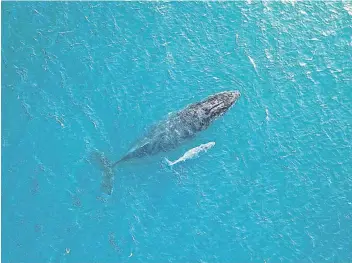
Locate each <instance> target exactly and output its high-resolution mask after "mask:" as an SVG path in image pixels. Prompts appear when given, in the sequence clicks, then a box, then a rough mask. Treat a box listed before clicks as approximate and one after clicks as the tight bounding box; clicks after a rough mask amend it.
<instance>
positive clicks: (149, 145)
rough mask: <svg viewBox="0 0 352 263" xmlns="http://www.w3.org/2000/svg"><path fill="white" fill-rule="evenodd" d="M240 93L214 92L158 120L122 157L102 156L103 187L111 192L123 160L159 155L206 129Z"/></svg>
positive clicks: (105, 190)
mask: <svg viewBox="0 0 352 263" xmlns="http://www.w3.org/2000/svg"><path fill="white" fill-rule="evenodd" d="M239 97H240V92H239V91H224V92H220V93H217V94H214V95H212V96H210V97H208V98H206V99H205V100H203V101H200V102H197V103H194V104H191V105H188V106H187V107H186V108H184V109H183V110H181V111H179V112H177V113H173V114H170V115H169V116H168V118H167V119H164V120H162V121H161V122H159V123H158V124H156V125H155V126H154V127H153V128H152V129H150V130H149V132H148V133H147V134H146V135H145V136H144V137H143V138H142V139H140V140H138V142H137V143H135V145H134V146H133V147H132V148H131V149H130V150H129V151H128V152H127V154H126V155H124V156H123V157H122V158H121V159H119V160H118V161H116V162H114V163H112V164H111V163H110V162H109V161H108V160H107V159H106V158H104V157H102V156H101V158H100V160H101V164H102V166H103V167H104V178H103V181H102V189H103V191H104V192H105V193H107V194H111V193H112V190H113V181H114V180H113V179H114V172H113V169H114V167H116V165H118V164H119V163H121V162H125V161H128V160H130V159H135V158H142V157H145V156H151V155H156V154H158V153H161V152H167V151H170V150H173V149H175V148H177V147H178V146H180V145H181V144H183V143H184V142H186V141H187V140H189V139H192V138H193V137H194V136H195V135H196V134H197V133H199V132H201V131H203V130H205V129H206V128H208V127H209V125H210V124H211V123H212V122H213V121H214V120H216V119H217V118H218V117H220V116H221V115H223V114H224V113H225V112H226V111H227V110H228V109H230V107H231V106H232V105H233V104H234V103H235V102H236V101H237V99H238V98H239Z"/></svg>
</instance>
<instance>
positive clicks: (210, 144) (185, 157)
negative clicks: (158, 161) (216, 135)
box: [165, 142, 215, 166]
mask: <svg viewBox="0 0 352 263" xmlns="http://www.w3.org/2000/svg"><path fill="white" fill-rule="evenodd" d="M214 145H215V142H208V143H205V144H201V145H199V146H197V147H195V148H192V149H190V150H188V151H187V152H185V154H184V155H183V156H181V157H180V158H178V159H177V160H176V161H173V162H172V161H170V160H169V159H167V158H165V160H166V162H167V163H168V165H170V166H172V165H175V164H177V163H179V162H184V161H186V160H188V159H192V158H194V157H197V156H198V154H199V153H200V152H206V151H207V150H209V149H210V148H212V147H213V146H214Z"/></svg>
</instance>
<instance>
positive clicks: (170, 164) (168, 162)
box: [165, 158, 174, 166]
mask: <svg viewBox="0 0 352 263" xmlns="http://www.w3.org/2000/svg"><path fill="white" fill-rule="evenodd" d="M165 161H166V163H167V164H168V165H169V166H173V165H174V163H173V162H171V161H170V160H169V159H167V158H165Z"/></svg>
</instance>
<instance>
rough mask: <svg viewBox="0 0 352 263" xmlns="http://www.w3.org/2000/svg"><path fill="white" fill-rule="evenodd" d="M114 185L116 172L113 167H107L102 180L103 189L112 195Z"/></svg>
mask: <svg viewBox="0 0 352 263" xmlns="http://www.w3.org/2000/svg"><path fill="white" fill-rule="evenodd" d="M113 187H114V173H113V171H112V169H111V168H108V169H105V170H104V172H103V179H102V182H101V189H102V191H103V192H104V193H106V194H108V195H111V194H112V192H113Z"/></svg>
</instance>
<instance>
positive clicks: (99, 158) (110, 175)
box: [91, 151, 114, 195]
mask: <svg viewBox="0 0 352 263" xmlns="http://www.w3.org/2000/svg"><path fill="white" fill-rule="evenodd" d="M91 159H92V161H93V163H95V164H97V166H98V167H99V168H100V170H101V171H102V172H103V174H102V180H101V189H102V191H103V192H104V193H106V194H108V195H111V194H112V192H113V186H114V171H113V167H114V166H113V164H111V162H110V161H109V160H108V159H107V158H106V157H105V156H104V154H103V153H101V152H97V151H95V152H93V154H92V158H91Z"/></svg>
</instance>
